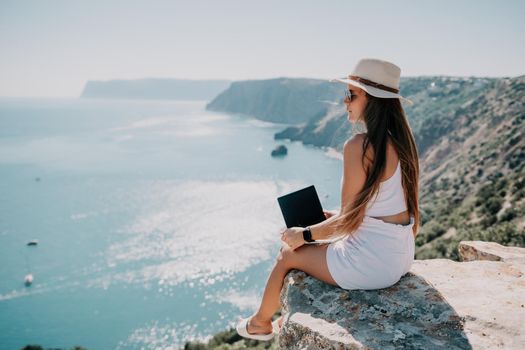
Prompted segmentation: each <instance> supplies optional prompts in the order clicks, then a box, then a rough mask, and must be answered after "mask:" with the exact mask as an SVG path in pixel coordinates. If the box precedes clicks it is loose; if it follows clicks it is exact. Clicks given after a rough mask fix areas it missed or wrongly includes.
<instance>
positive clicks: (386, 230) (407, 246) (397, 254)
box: [326, 215, 415, 289]
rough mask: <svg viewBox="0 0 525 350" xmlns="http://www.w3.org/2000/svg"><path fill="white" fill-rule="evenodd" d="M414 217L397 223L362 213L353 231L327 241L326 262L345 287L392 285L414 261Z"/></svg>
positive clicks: (376, 287) (339, 282) (368, 287)
mask: <svg viewBox="0 0 525 350" xmlns="http://www.w3.org/2000/svg"><path fill="white" fill-rule="evenodd" d="M413 226H414V216H413V215H410V223H409V224H408V225H399V224H392V223H388V222H385V221H383V220H380V219H375V218H373V217H370V216H365V217H364V219H363V223H362V224H361V226H359V228H358V229H357V231H356V232H354V234H352V235H349V236H347V237H345V238H343V239H339V240H337V241H334V242H332V243H330V244H329V246H328V249H327V250H326V263H327V265H328V270H329V271H330V274H331V275H332V278H333V279H334V280H335V281H336V282H337V284H338V285H339V286H340V287H341V288H344V289H380V288H387V287H390V286H392V285H394V284H395V283H396V282H397V281H399V279H400V278H401V277H402V276H403V275H404V274H406V273H407V272H408V271H409V270H410V267H411V266H412V262H413V261H414V249H415V243H414V235H413V233H412V227H413Z"/></svg>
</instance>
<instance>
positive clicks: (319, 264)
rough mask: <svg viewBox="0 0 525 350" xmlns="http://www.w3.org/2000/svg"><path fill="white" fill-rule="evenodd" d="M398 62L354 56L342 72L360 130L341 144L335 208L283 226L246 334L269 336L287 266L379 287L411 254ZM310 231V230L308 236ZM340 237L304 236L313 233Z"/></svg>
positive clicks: (414, 202) (414, 216)
mask: <svg viewBox="0 0 525 350" xmlns="http://www.w3.org/2000/svg"><path fill="white" fill-rule="evenodd" d="M400 74H401V69H400V68H399V67H398V66H396V65H395V64H393V63H390V62H387V61H383V60H378V59H371V58H366V59H362V60H360V61H359V62H358V63H357V65H356V66H355V68H354V70H353V72H352V74H350V75H349V76H348V78H342V79H333V80H332V81H333V82H340V83H344V84H347V88H348V90H347V91H346V97H345V99H344V103H345V105H346V109H347V111H348V120H349V121H350V122H351V123H352V124H353V127H352V129H356V127H357V126H358V125H359V124H361V125H364V127H366V132H364V133H360V134H357V135H355V136H354V137H352V138H351V139H349V140H347V141H346V142H345V144H344V146H343V176H342V180H341V210H340V212H339V213H330V212H325V217H326V220H325V221H322V222H320V223H318V224H315V225H312V226H310V227H309V232H308V230H307V229H305V228H303V227H291V228H288V229H286V230H284V231H283V232H282V233H281V234H282V238H281V239H282V241H283V242H284V243H285V244H284V245H283V247H282V248H281V250H280V252H279V255H278V257H277V260H276V263H275V265H274V267H273V270H272V272H271V273H270V276H269V278H268V281H267V284H266V288H265V290H264V294H263V298H262V301H261V305H260V307H259V310H258V311H257V312H256V313H255V314H254V315H252V316H250V317H248V318H244V319H241V321H240V322H239V323H238V324H237V327H236V328H237V332H238V333H239V334H240V335H241V336H243V337H246V338H252V339H258V340H270V339H271V338H272V337H273V336H274V334H275V333H276V332H278V330H279V327H280V324H281V322H282V317H281V319H280V320H279V321H274V322H273V323H272V316H273V315H274V313H275V312H276V311H277V310H278V308H279V294H280V292H281V288H282V285H283V281H284V278H285V276H286V274H287V273H288V271H290V270H291V269H297V270H302V271H304V272H306V273H307V274H309V275H311V276H313V277H315V278H317V279H319V280H321V281H324V282H326V283H328V284H331V285H334V286H339V287H341V288H344V289H348V290H352V289H379V288H387V287H389V286H391V285H393V284H395V283H396V282H397V281H399V279H400V278H401V277H402V276H403V275H404V274H405V273H407V272H408V271H409V269H410V266H411V264H412V262H413V260H414V239H415V236H416V233H417V230H418V227H419V224H418V223H419V206H418V179H419V160H418V154H417V149H416V144H415V141H414V137H413V135H412V132H411V130H410V127H409V124H408V121H407V119H406V116H405V113H404V110H403V107H402V106H401V101H404V102H407V103H410V104H412V102H411V101H410V100H407V99H406V98H404V97H402V96H401V95H399V80H400ZM309 235H311V238H310V237H309ZM332 237H339V239H337V240H334V241H332V242H331V243H329V244H305V243H306V240H308V241H309V242H311V241H312V239H313V240H314V241H315V240H321V239H328V238H332Z"/></svg>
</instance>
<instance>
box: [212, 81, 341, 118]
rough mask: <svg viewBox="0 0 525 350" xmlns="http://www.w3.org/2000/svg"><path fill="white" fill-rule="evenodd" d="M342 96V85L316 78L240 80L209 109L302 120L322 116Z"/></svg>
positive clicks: (257, 116) (259, 116) (213, 102)
mask: <svg viewBox="0 0 525 350" xmlns="http://www.w3.org/2000/svg"><path fill="white" fill-rule="evenodd" d="M340 96H344V86H343V85H341V84H333V83H329V82H327V81H323V80H317V79H300V78H296V79H291V78H276V79H268V80H248V81H237V82H233V83H232V84H231V85H230V87H229V88H228V89H227V90H225V91H223V92H222V93H221V94H219V95H218V96H217V97H216V98H215V99H214V100H213V101H211V102H210V103H209V104H208V105H207V106H206V109H208V110H211V111H220V112H227V113H234V114H242V115H247V116H251V117H256V118H257V119H261V120H265V121H269V122H274V123H283V124H301V123H305V122H308V121H310V120H317V119H319V118H320V117H322V116H323V115H324V114H325V113H326V110H327V108H328V107H329V106H331V105H333V104H334V103H336V102H334V101H337V100H338V99H340V98H341V97H340Z"/></svg>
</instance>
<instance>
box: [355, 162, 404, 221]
mask: <svg viewBox="0 0 525 350" xmlns="http://www.w3.org/2000/svg"><path fill="white" fill-rule="evenodd" d="M374 198H375V200H374ZM405 210H407V206H406V201H405V192H404V191H403V186H402V185H401V163H400V162H399V161H398V162H397V167H396V171H395V172H394V175H392V176H391V177H390V178H388V179H387V180H385V181H382V182H381V183H380V184H379V191H378V193H377V197H375V195H374V197H372V199H371V200H370V202H368V205H367V207H366V211H365V215H368V216H388V215H394V214H399V213H401V212H403V211H405Z"/></svg>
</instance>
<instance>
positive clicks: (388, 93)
mask: <svg viewBox="0 0 525 350" xmlns="http://www.w3.org/2000/svg"><path fill="white" fill-rule="evenodd" d="M400 76H401V68H399V67H398V66H396V65H395V64H393V63H391V62H388V61H383V60H378V59H375V58H363V59H361V60H359V62H357V64H356V65H355V67H354V70H353V71H352V73H350V75H348V77H346V78H334V79H330V82H338V83H345V84H350V85H353V86H357V87H359V88H361V89H363V90H365V91H366V92H368V93H369V94H370V95H372V96H375V97H379V98H399V99H400V100H401V101H404V102H406V103H408V104H410V105H412V104H413V102H412V101H411V100H409V99H408V98H405V97H403V96H401V95H400V94H399V78H400Z"/></svg>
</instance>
